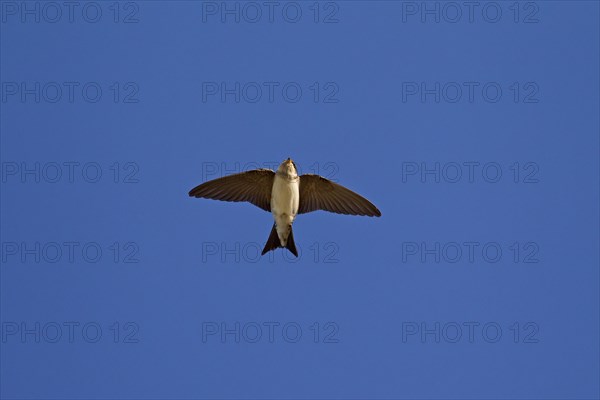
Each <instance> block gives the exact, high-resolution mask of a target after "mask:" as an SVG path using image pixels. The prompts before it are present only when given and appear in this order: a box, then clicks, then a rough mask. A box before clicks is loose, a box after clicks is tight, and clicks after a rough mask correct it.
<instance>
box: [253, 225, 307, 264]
mask: <svg viewBox="0 0 600 400" xmlns="http://www.w3.org/2000/svg"><path fill="white" fill-rule="evenodd" d="M279 247H283V246H282V245H281V242H280V241H279V235H277V229H276V228H275V224H273V228H271V234H270V235H269V239H267V244H265V248H264V249H263V251H262V255H265V254H266V253H267V252H269V251H271V250H275V249H277V248H279ZM285 248H286V249H288V250H289V251H290V252H291V253H292V254H293V255H295V256H296V257H298V251H297V250H296V244H295V243H294V234H293V232H292V227H291V226H290V236H288V240H287V244H286V245H285Z"/></svg>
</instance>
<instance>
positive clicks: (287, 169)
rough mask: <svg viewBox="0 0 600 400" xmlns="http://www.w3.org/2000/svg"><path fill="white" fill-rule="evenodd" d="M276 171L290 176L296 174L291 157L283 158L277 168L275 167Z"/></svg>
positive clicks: (293, 176) (295, 175) (292, 176)
mask: <svg viewBox="0 0 600 400" xmlns="http://www.w3.org/2000/svg"><path fill="white" fill-rule="evenodd" d="M277 172H280V173H282V174H284V175H287V176H288V177H290V178H295V177H297V176H298V170H297V169H296V164H294V162H293V161H292V159H291V158H289V157H288V159H287V160H284V161H283V162H282V163H281V165H280V166H279V168H277Z"/></svg>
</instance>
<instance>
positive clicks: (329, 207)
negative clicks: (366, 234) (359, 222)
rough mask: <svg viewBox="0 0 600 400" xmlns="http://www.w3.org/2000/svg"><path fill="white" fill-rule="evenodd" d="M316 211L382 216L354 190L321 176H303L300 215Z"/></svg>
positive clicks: (301, 177) (301, 178)
mask: <svg viewBox="0 0 600 400" xmlns="http://www.w3.org/2000/svg"><path fill="white" fill-rule="evenodd" d="M315 210H324V211H329V212H333V213H338V214H350V215H367V216H369V217H380V216H381V212H380V211H379V210H378V209H377V207H375V205H374V204H373V203H371V202H370V201H369V200H367V199H365V198H364V197H362V196H361V195H359V194H356V193H354V192H353V191H352V190H350V189H346V188H345V187H343V186H342V185H338V184H337V183H335V182H332V181H330V180H328V179H325V178H323V177H322V176H319V175H314V174H305V175H301V176H300V205H299V207H298V214H304V213H308V212H311V211H315Z"/></svg>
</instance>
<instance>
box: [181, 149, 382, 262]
mask: <svg viewBox="0 0 600 400" xmlns="http://www.w3.org/2000/svg"><path fill="white" fill-rule="evenodd" d="M189 196H190V197H195V198H205V199H213V200H221V201H232V202H249V203H251V204H254V205H255V206H257V207H259V208H261V209H263V210H265V211H267V212H270V213H271V214H273V219H274V223H273V227H272V228H271V233H270V235H269V238H268V239H267V243H266V244H265V247H264V249H263V251H262V254H261V255H265V254H266V253H268V252H269V251H271V250H275V249H277V248H286V249H287V250H289V251H290V252H291V253H292V254H293V255H294V256H296V257H298V251H297V249H296V244H295V242H294V234H293V232H292V224H293V223H294V220H295V219H296V217H297V216H298V215H299V214H305V213H309V212H312V211H317V210H324V211H329V212H332V213H337V214H347V215H363V216H369V217H380V216H381V211H379V209H378V208H377V207H375V205H374V204H373V203H371V202H370V201H369V200H367V199H365V198H364V197H362V196H361V195H359V194H357V193H355V192H353V191H351V190H350V189H347V188H345V187H344V186H342V185H339V184H337V183H335V182H332V181H330V180H329V179H326V178H324V177H322V176H320V175H316V174H303V175H298V168H297V167H296V164H295V163H294V161H292V159H291V158H290V157H288V158H287V159H286V160H284V161H283V162H282V163H281V164H280V165H279V167H278V168H277V171H273V170H272V169H267V168H259V169H254V170H249V171H245V172H241V173H237V174H233V175H228V176H224V177H221V178H217V179H213V180H210V181H207V182H204V183H202V184H200V185H198V186H196V187H195V188H193V189H192V190H190V191H189Z"/></svg>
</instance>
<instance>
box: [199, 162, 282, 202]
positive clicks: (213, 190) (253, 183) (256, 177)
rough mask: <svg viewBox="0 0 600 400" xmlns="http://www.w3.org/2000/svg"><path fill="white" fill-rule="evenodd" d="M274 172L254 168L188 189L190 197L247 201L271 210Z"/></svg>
mask: <svg viewBox="0 0 600 400" xmlns="http://www.w3.org/2000/svg"><path fill="white" fill-rule="evenodd" d="M274 176H275V172H273V171H272V170H270V169H255V170H252V171H247V172H242V173H239V174H234V175H229V176H224V177H223V178H218V179H213V180H212V181H208V182H204V183H203V184H201V185H198V186H196V187H195V188H193V189H192V190H190V193H189V194H190V197H203V198H205V199H213V200H222V201H247V202H250V203H252V204H254V205H255V206H258V207H260V208H262V209H263V210H265V211H268V212H271V189H272V188H273V178H274Z"/></svg>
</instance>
